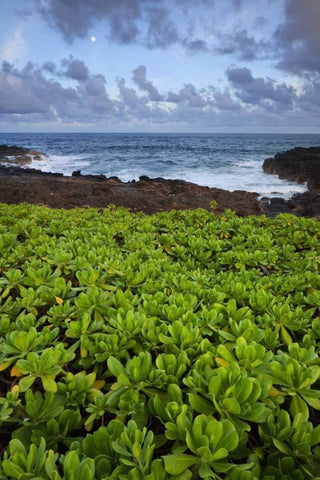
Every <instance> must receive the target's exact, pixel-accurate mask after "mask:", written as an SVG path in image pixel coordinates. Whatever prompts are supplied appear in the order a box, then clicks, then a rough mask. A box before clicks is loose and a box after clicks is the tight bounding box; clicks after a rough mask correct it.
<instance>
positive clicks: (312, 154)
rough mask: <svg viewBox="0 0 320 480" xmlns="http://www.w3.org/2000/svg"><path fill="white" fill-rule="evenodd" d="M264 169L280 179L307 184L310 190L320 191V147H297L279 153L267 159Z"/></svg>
mask: <svg viewBox="0 0 320 480" xmlns="http://www.w3.org/2000/svg"><path fill="white" fill-rule="evenodd" d="M262 168H263V170H264V172H266V173H272V174H275V175H278V177H279V178H286V179H287V180H293V181H296V182H299V183H303V182H307V185H308V188H309V190H317V191H320V147H310V148H301V147H296V148H294V149H292V150H287V151H285V152H282V153H277V154H276V155H275V156H274V157H272V158H267V159H266V160H265V161H264V163H263V167H262Z"/></svg>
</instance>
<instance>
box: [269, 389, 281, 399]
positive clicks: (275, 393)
mask: <svg viewBox="0 0 320 480" xmlns="http://www.w3.org/2000/svg"><path fill="white" fill-rule="evenodd" d="M279 395H280V392H279V391H278V390H276V389H275V388H271V389H270V390H269V397H278V396H279Z"/></svg>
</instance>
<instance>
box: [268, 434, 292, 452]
mask: <svg viewBox="0 0 320 480" xmlns="http://www.w3.org/2000/svg"><path fill="white" fill-rule="evenodd" d="M272 441H273V443H274V446H275V447H276V448H277V449H278V450H280V452H282V453H285V454H286V455H290V456H291V455H292V453H293V452H292V450H291V448H289V447H288V445H287V444H286V443H284V442H281V441H280V440H278V439H277V438H273V439H272Z"/></svg>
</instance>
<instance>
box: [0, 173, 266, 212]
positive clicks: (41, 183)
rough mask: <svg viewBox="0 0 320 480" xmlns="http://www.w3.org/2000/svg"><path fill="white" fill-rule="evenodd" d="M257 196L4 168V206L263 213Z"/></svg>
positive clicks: (0, 195) (0, 181) (177, 183)
mask: <svg viewBox="0 0 320 480" xmlns="http://www.w3.org/2000/svg"><path fill="white" fill-rule="evenodd" d="M257 198H258V194H257V193H249V192H245V191H235V192H229V191H228V190H222V189H220V188H209V187H201V186H199V185H196V184H194V183H190V182H185V181H182V180H165V179H163V178H157V179H150V178H148V177H145V176H144V177H142V178H141V179H140V180H139V181H137V182H135V181H133V182H128V183H123V182H121V181H120V180H119V179H118V178H117V177H112V178H105V177H103V176H102V175H81V173H80V172H77V173H76V174H75V175H73V176H71V177H64V176H63V175H61V174H53V173H51V174H50V173H44V172H41V171H39V170H34V169H23V168H19V167H5V166H0V202H3V203H20V202H29V203H37V204H43V205H48V206H49V207H53V208H74V207H88V206H90V207H99V208H100V207H106V206H108V205H110V204H114V205H117V206H124V207H127V208H129V209H130V210H131V211H133V212H137V211H140V212H145V213H148V214H151V213H155V212H159V211H167V210H172V209H176V210H182V209H195V208H205V209H207V210H211V206H210V203H211V202H212V200H215V201H216V202H217V207H216V208H215V212H217V213H222V212H223V211H224V210H225V209H228V208H230V209H232V210H234V211H235V212H236V213H237V214H238V215H241V216H245V215H260V214H261V213H262V210H261V207H260V204H259V201H258V199H257Z"/></svg>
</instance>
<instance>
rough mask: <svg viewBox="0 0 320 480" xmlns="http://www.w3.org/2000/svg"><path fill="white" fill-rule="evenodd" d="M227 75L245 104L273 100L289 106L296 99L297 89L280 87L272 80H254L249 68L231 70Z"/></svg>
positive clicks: (285, 85)
mask: <svg viewBox="0 0 320 480" xmlns="http://www.w3.org/2000/svg"><path fill="white" fill-rule="evenodd" d="M226 74H227V77H228V80H229V81H230V83H231V84H232V86H233V87H235V88H236V93H237V96H238V98H240V100H242V101H243V102H245V103H248V104H256V105H258V104H260V103H261V102H262V101H264V100H271V101H273V102H275V103H277V104H280V105H283V106H289V105H290V104H292V102H293V101H294V100H295V99H296V92H295V89H294V88H293V87H292V86H291V85H287V84H285V83H281V84H280V85H278V84H276V82H275V81H274V80H271V79H270V78H267V79H265V78H262V77H259V78H254V77H253V75H252V73H251V71H250V70H249V69H248V68H229V69H228V70H227V71H226Z"/></svg>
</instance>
